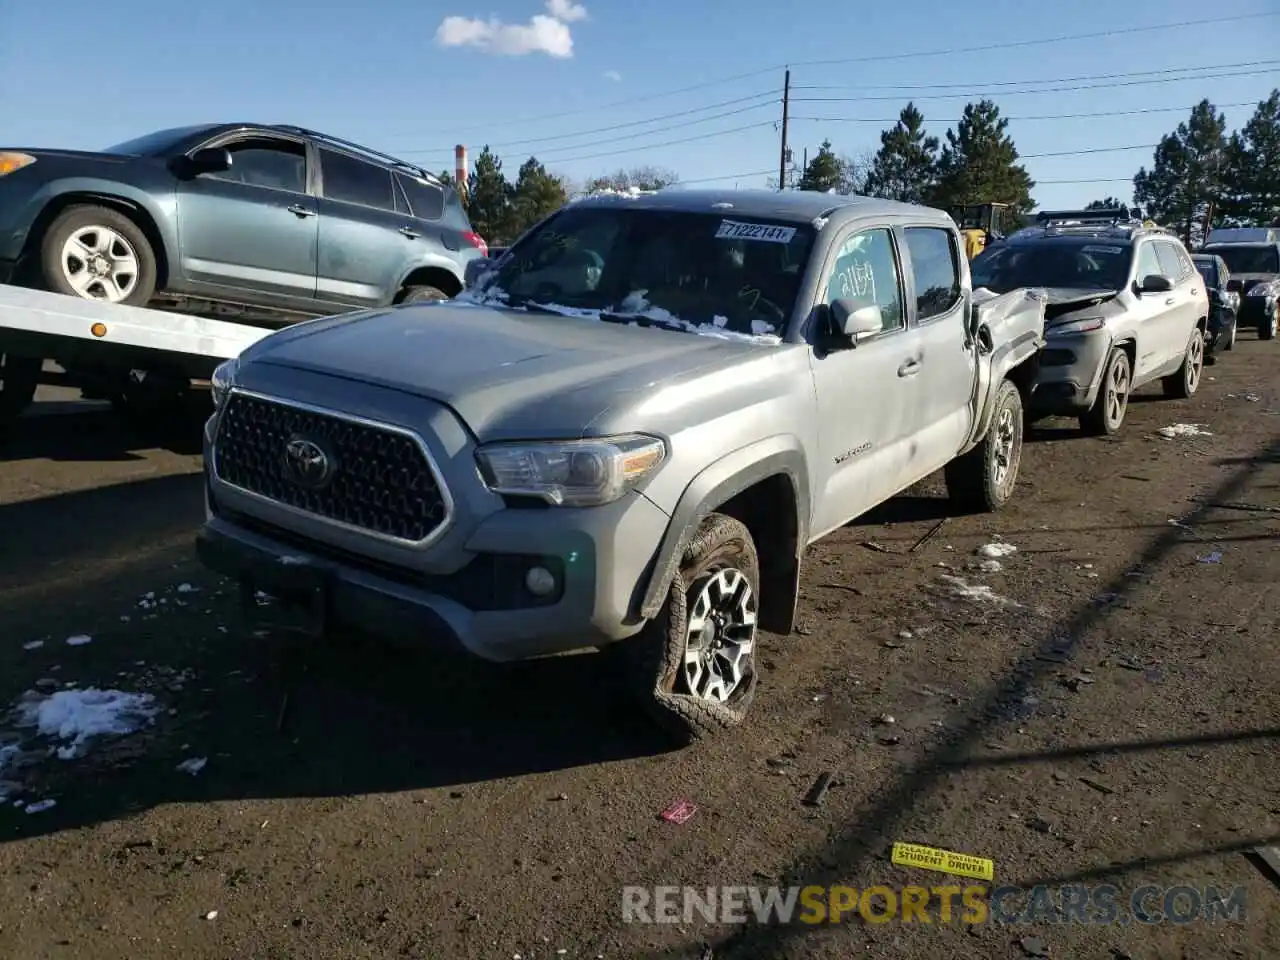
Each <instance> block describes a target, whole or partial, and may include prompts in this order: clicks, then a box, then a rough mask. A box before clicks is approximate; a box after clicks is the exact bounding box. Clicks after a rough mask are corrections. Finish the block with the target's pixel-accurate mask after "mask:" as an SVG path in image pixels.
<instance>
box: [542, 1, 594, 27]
mask: <svg viewBox="0 0 1280 960" xmlns="http://www.w3.org/2000/svg"><path fill="white" fill-rule="evenodd" d="M547 13H549V14H551V16H553V17H555V18H556V19H557V20H559V21H561V22H562V23H576V22H577V21H579V20H585V19H587V8H586V7H584V6H583V5H582V4H580V3H574V2H573V0H547Z"/></svg>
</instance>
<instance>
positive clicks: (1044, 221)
mask: <svg viewBox="0 0 1280 960" xmlns="http://www.w3.org/2000/svg"><path fill="white" fill-rule="evenodd" d="M1036 222H1037V223H1038V224H1040V225H1041V226H1043V227H1067V226H1072V227H1075V226H1080V227H1083V226H1091V227H1100V226H1110V227H1118V226H1120V225H1121V224H1133V223H1141V222H1142V217H1141V216H1140V214H1139V211H1137V210H1134V209H1130V208H1129V207H1112V208H1107V209H1102V210H1097V209H1095V210H1041V211H1040V212H1039V213H1038V214H1036Z"/></svg>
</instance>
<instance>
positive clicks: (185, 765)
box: [177, 757, 209, 777]
mask: <svg viewBox="0 0 1280 960" xmlns="http://www.w3.org/2000/svg"><path fill="white" fill-rule="evenodd" d="M208 762H209V758H208V757H191V758H190V759H188V760H183V761H182V762H181V763H180V764H178V766H177V770H178V772H179V773H189V774H191V775H192V776H193V777H194V776H195V775H196V774H197V773H199V772H200V771H201V770H203V769H204V765H205V764H206V763H208Z"/></svg>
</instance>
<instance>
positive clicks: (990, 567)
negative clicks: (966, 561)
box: [978, 560, 1004, 573]
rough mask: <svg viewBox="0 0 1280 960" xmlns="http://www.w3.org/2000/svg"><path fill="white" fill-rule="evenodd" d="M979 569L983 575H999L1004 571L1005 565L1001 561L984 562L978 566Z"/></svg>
mask: <svg viewBox="0 0 1280 960" xmlns="http://www.w3.org/2000/svg"><path fill="white" fill-rule="evenodd" d="M978 569H979V570H981V571H982V572H983V573H999V572H1000V571H1001V570H1003V569H1004V564H1002V563H1001V562H1000V561H999V560H983V561H981V562H980V563H979V564H978Z"/></svg>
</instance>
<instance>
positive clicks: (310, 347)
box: [240, 302, 775, 441]
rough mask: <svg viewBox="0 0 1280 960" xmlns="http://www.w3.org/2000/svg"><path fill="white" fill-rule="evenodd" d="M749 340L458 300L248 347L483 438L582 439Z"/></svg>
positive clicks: (747, 354)
mask: <svg viewBox="0 0 1280 960" xmlns="http://www.w3.org/2000/svg"><path fill="white" fill-rule="evenodd" d="M773 349H775V348H774V347H772V346H770V345H763V344H758V343H751V342H746V341H741V342H740V341H733V340H726V339H720V338H717V337H710V336H701V335H697V334H688V333H681V332H677V331H668V330H661V329H653V328H638V327H631V326H626V325H622V324H615V323H604V322H601V321H599V320H596V319H592V318H584V317H573V316H550V315H544V314H535V313H526V312H524V311H521V310H510V309H502V308H490V307H483V306H475V305H470V304H460V303H457V302H452V303H450V302H440V303H424V304H415V305H413V306H405V307H392V308H389V309H385V310H378V311H369V312H365V313H353V314H345V315H340V316H337V317H329V318H325V319H322V320H317V321H312V322H309V323H301V324H298V325H296V326H293V327H288V328H286V329H284V330H281V331H280V332H278V333H275V334H272V335H270V336H268V337H266V338H264V339H263V340H260V341H258V343H256V344H254V345H253V346H252V347H250V348H249V349H248V350H246V351H245V352H244V353H243V354H241V357H240V362H241V371H242V377H244V378H246V379H247V381H248V382H249V383H251V381H252V367H253V366H255V365H259V364H262V365H270V366H278V367H286V368H291V369H294V370H303V371H309V372H313V373H319V374H323V375H326V376H331V377H340V378H342V379H345V380H351V381H356V382H362V383H369V384H374V385H376V386H380V387H386V388H390V389H393V390H398V391H401V392H403V393H407V394H412V395H414V396H419V397H425V398H428V399H431V400H434V401H437V402H439V403H443V404H446V405H447V406H449V407H451V408H452V409H453V410H454V412H455V413H457V414H458V416H460V417H461V418H462V420H463V421H464V422H465V423H466V424H467V426H468V427H469V428H470V429H471V430H472V432H473V433H474V434H475V435H476V437H477V438H478V439H479V440H481V441H487V440H498V439H517V438H531V437H535V436H558V437H564V436H579V435H583V434H586V433H589V432H590V425H591V423H592V421H593V420H596V419H597V418H599V417H600V415H601V414H603V413H605V411H607V410H608V409H609V408H610V407H611V406H614V405H616V404H617V403H618V402H619V401H620V400H621V399H622V397H623V396H624V395H626V394H627V393H634V392H638V391H641V390H656V389H659V388H661V387H664V386H670V385H671V384H673V383H675V382H678V381H680V380H682V379H693V378H694V377H696V376H698V375H700V374H701V373H703V372H705V371H709V370H711V369H718V368H720V367H724V366H730V365H733V364H736V363H743V362H747V361H749V360H751V359H754V358H758V357H760V356H761V355H762V354H767V353H769V352H771V351H772V350H773Z"/></svg>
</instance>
